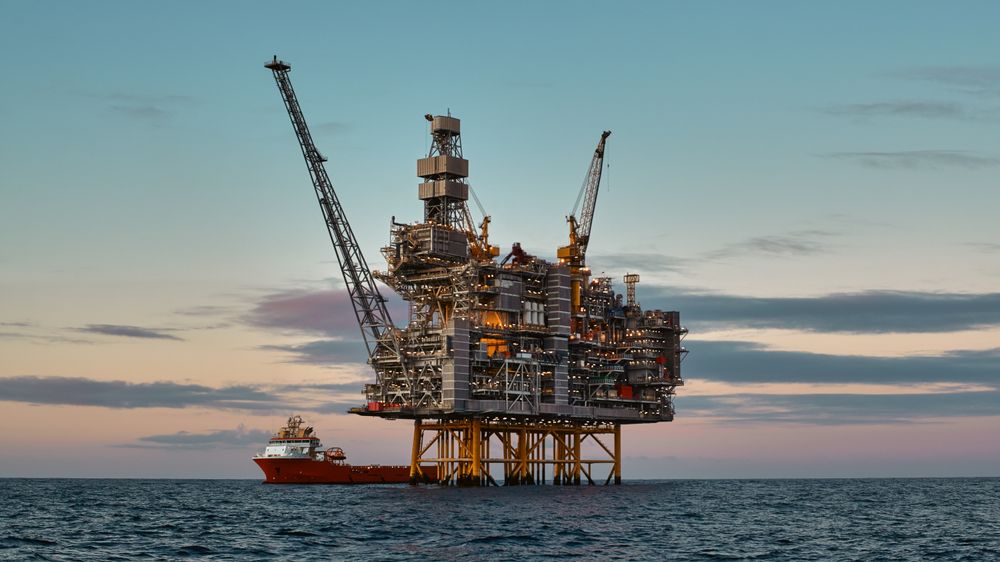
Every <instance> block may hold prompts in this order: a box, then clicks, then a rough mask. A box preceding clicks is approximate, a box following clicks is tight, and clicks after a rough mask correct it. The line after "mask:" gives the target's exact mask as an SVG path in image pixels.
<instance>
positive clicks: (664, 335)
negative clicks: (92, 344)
mask: <svg viewBox="0 0 1000 562" xmlns="http://www.w3.org/2000/svg"><path fill="white" fill-rule="evenodd" d="M265 66H266V67H267V68H268V69H270V70H271V71H272V72H273V74H274V78H275V80H276V82H277V84H278V87H279V91H280V92H281V94H282V99H283V100H284V102H285V106H286V108H287V109H288V112H289V116H290V118H291V121H292V124H293V128H294V130H295V132H296V135H297V137H298V139H299V144H300V147H301V148H302V152H303V155H304V157H305V160H306V164H307V168H308V169H309V172H310V177H311V178H312V180H313V184H314V187H315V191H316V193H317V196H318V200H319V203H320V207H321V209H322V210H323V213H324V217H325V218H326V222H327V227H328V231H329V232H330V238H331V241H332V242H333V245H334V247H335V250H336V253H337V256H338V259H339V260H340V264H341V270H342V272H343V274H344V276H345V280H346V281H347V283H348V290H349V291H350V292H351V294H352V302H353V303H354V306H355V311H356V313H357V315H358V321H359V326H360V328H361V330H362V334H363V335H364V336H365V339H366V342H369V363H370V364H371V366H372V368H373V370H374V371H375V375H376V376H375V382H374V383H372V384H368V385H365V390H364V392H365V404H364V405H363V406H359V407H357V408H352V409H351V412H353V413H356V414H360V415H365V416H375V417H382V418H389V419H410V420H413V421H414V436H413V447H412V450H411V478H412V480H413V481H417V480H419V479H420V477H421V476H422V474H421V472H420V466H421V465H422V464H426V463H436V464H437V467H438V476H439V477H440V479H441V481H442V482H443V483H446V484H447V483H455V484H462V485H482V484H495V483H497V482H498V480H499V478H498V477H501V475H502V479H503V482H504V483H505V484H508V485H510V484H527V483H542V482H546V481H552V482H554V483H559V484H568V483H581V482H583V481H586V482H589V483H594V482H595V481H600V480H601V479H603V480H604V482H605V483H609V482H615V483H618V482H620V480H621V441H620V437H621V426H622V425H623V424H635V423H655V422H664V421H671V420H672V419H673V416H674V409H673V401H672V400H673V395H674V392H675V389H676V387H678V386H680V385H682V384H683V379H682V378H681V373H680V366H681V360H682V358H683V356H684V354H685V353H686V350H685V349H684V348H683V346H682V343H681V342H682V339H683V337H684V336H685V334H686V333H687V330H685V329H684V328H683V327H682V326H681V324H680V316H679V313H678V312H676V311H660V310H647V311H642V310H641V309H640V308H639V305H638V304H637V303H636V301H635V296H634V291H635V283H636V282H637V281H638V275H635V276H634V277H633V276H630V277H628V278H627V279H626V282H627V284H628V285H629V299H628V303H627V304H625V303H624V302H623V296H622V295H621V294H619V293H616V292H615V290H614V288H613V287H612V283H611V278H609V277H597V278H595V279H591V278H590V271H589V269H587V268H586V264H585V252H586V248H587V244H588V243H589V241H590V233H591V225H592V222H593V219H594V216H595V207H596V200H597V193H598V188H599V186H600V172H601V167H602V163H603V159H604V153H605V144H606V141H607V138H608V136H609V135H610V132H609V131H604V132H603V133H602V135H601V138H600V141H599V144H598V148H597V150H596V151H595V152H594V155H593V157H592V159H591V163H590V166H589V168H588V172H587V175H586V177H585V180H584V184H583V187H582V188H581V193H580V196H579V197H578V199H577V205H579V200H580V199H581V198H583V199H584V201H585V204H584V208H583V213H582V215H581V219H580V221H577V220H576V218H575V214H576V209H574V212H573V214H572V215H570V217H569V218H568V221H569V224H570V243H569V245H568V246H564V247H561V248H559V249H558V252H557V255H558V261H547V260H544V259H541V258H538V257H535V256H532V255H530V254H528V253H527V252H526V251H524V249H523V248H522V247H521V245H520V244H519V243H515V244H514V246H513V249H512V251H511V253H510V254H508V255H507V256H506V258H504V259H503V260H500V261H498V260H497V259H496V258H497V257H499V249H498V248H497V247H496V246H492V245H490V244H489V242H488V232H487V227H488V225H489V217H486V218H485V219H484V221H483V223H482V225H481V230H480V231H478V232H477V230H476V226H475V224H474V223H473V221H472V218H471V215H470V213H469V209H468V204H467V201H468V197H469V195H470V186H469V183H468V177H469V161H468V160H466V159H465V157H464V155H463V152H462V142H461V122H460V120H459V119H457V118H455V117H453V116H451V115H450V114H449V115H436V116H435V115H426V116H425V119H426V120H427V121H428V122H429V125H430V135H431V140H432V143H431V148H430V150H429V151H428V154H427V155H426V156H425V157H423V158H420V159H418V160H417V170H416V172H417V173H416V175H417V177H418V178H420V179H422V180H423V181H422V182H421V183H419V185H418V186H417V193H416V195H417V198H418V199H419V200H420V201H422V202H423V207H424V208H423V217H422V220H420V221H416V222H397V220H396V219H395V218H394V219H393V221H392V223H391V226H390V233H389V243H388V244H387V245H386V246H385V247H383V248H382V249H381V252H382V255H383V256H384V258H385V260H386V265H387V268H386V270H385V271H382V272H379V271H370V270H369V269H368V266H367V264H366V263H365V261H364V257H363V255H362V254H361V252H360V249H358V248H357V242H356V241H355V240H354V237H353V234H352V233H351V231H350V226H349V224H348V222H347V217H346V214H345V213H344V211H343V209H342V208H341V207H340V204H339V202H337V198H336V193H335V192H334V189H333V186H332V183H330V181H329V178H328V177H327V175H326V171H325V165H324V161H325V159H323V158H322V157H320V156H319V152H318V151H317V150H316V148H315V146H314V144H313V142H312V138H311V136H310V135H309V130H308V127H307V126H306V124H305V120H304V117H303V116H302V112H301V109H300V108H299V106H298V102H297V100H296V98H295V94H294V90H293V89H292V87H291V82H290V81H289V77H288V74H289V72H290V70H291V66H290V65H288V64H286V63H284V62H282V61H279V60H277V58H275V60H273V61H271V62H269V63H268V64H267V65H265ZM615 226H616V227H617V228H620V229H627V228H629V227H630V225H628V224H620V225H615ZM374 279H378V280H380V281H382V282H383V283H385V284H386V285H387V286H389V287H390V288H391V289H392V290H394V291H395V292H397V293H398V294H399V295H400V296H401V297H402V298H403V299H404V300H405V301H407V303H408V304H409V319H408V322H407V324H406V326H403V327H397V326H396V325H394V324H393V323H392V321H391V319H390V318H389V316H388V311H387V309H386V308H385V305H384V302H385V301H384V299H383V298H382V296H381V295H380V294H379V293H378V286H377V285H376V284H375V283H374ZM354 287H357V289H355V288H354ZM355 293H357V294H358V295H359V296H358V297H357V298H354V297H353V295H354V294H355ZM595 465H597V467H598V468H597V469H595ZM602 465H604V466H606V467H608V470H607V473H606V476H605V475H604V474H603V473H602V472H601V471H600V468H599V467H600V466H602Z"/></svg>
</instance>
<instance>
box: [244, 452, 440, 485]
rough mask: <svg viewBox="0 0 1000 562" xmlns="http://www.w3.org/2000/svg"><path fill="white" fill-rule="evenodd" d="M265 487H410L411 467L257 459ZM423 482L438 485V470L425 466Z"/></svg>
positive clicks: (434, 467)
mask: <svg viewBox="0 0 1000 562" xmlns="http://www.w3.org/2000/svg"><path fill="white" fill-rule="evenodd" d="M254 462H255V463H257V466H259V467H260V469H261V470H263V471H264V483H265V484H406V483H408V482H409V481H410V467H409V466H379V465H360V466H353V465H349V464H335V463H332V462H329V461H322V460H320V461H318V460H313V459H309V458H276V457H264V458H255V459H254ZM421 470H422V471H423V473H424V476H425V477H424V478H421V480H420V481H421V482H436V481H437V467H436V466H422V467H421Z"/></svg>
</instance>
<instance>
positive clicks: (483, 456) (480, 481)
mask: <svg viewBox="0 0 1000 562" xmlns="http://www.w3.org/2000/svg"><path fill="white" fill-rule="evenodd" d="M427 464H435V465H437V474H438V475H439V483H440V484H442V485H445V486H449V485H452V486H499V485H501V481H502V485H505V486H518V485H528V484H547V483H552V484H556V485H579V484H582V483H586V484H590V485H594V484H597V483H599V482H601V481H603V483H604V484H605V485H608V484H611V483H614V484H621V424H617V423H574V422H559V421H552V422H541V423H539V422H529V423H525V422H523V421H517V420H511V419H502V418H501V419H480V418H465V419H458V420H455V419H452V420H438V421H433V422H424V421H422V420H419V419H418V420H415V421H414V425H413V449H412V454H411V461H410V482H411V483H414V484H415V483H417V482H421V481H425V480H426V478H425V475H424V474H423V472H422V471H421V465H427ZM602 466H606V467H607V472H606V474H604V470H602V469H601V468H600V467H602ZM602 477H603V478H602Z"/></svg>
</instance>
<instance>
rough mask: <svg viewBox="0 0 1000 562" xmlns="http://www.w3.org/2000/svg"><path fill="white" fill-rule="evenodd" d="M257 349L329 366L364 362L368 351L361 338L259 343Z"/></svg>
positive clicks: (312, 363) (306, 362)
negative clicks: (297, 342)
mask: <svg viewBox="0 0 1000 562" xmlns="http://www.w3.org/2000/svg"><path fill="white" fill-rule="evenodd" d="M258 349H261V350H264V351H277V352H281V353H285V354H289V355H291V356H292V362H293V363H304V364H308V365H321V366H330V365H338V364H342V363H365V362H366V361H367V360H368V351H367V348H366V347H365V344H364V342H363V341H361V340H315V341H310V342H306V343H303V344H297V345H291V344H289V345H261V346H259V347H258Z"/></svg>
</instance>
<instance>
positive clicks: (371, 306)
mask: <svg viewBox="0 0 1000 562" xmlns="http://www.w3.org/2000/svg"><path fill="white" fill-rule="evenodd" d="M264 67H265V68H267V69H269V70H271V71H272V73H273V74H274V80H275V82H276V83H277V85H278V90H279V91H280V92H281V98H282V100H283V101H284V103H285V109H287V110H288V116H289V118H290V119H291V122H292V128H293V129H294V130H295V136H296V138H297V139H298V141H299V148H301V150H302V156H303V157H304V158H305V161H306V167H307V168H308V170H309V176H310V178H311V179H312V183H313V187H314V189H315V191H316V198H317V200H318V201H319V205H320V209H321V210H322V211H323V218H324V220H325V222H326V227H327V231H328V232H329V234H330V241H331V242H332V243H333V247H334V250H335V251H336V254H337V262H338V263H339V264H340V270H341V272H342V273H343V275H344V283H345V284H346V285H347V292H348V294H349V295H350V298H351V304H352V305H353V308H354V314H355V315H356V316H357V320H358V325H359V327H360V328H361V336H362V337H363V338H364V341H365V346H366V347H367V348H368V356H369V360H370V361H373V362H374V361H376V360H378V361H381V362H383V363H385V362H392V361H393V359H395V360H396V361H398V365H399V366H400V368H402V365H403V361H402V355H401V354H400V345H399V339H398V335H397V330H396V327H395V325H394V324H393V323H392V318H391V317H390V316H389V309H388V308H387V307H386V301H385V299H384V298H383V297H382V295H381V293H380V292H379V289H378V286H377V285H376V284H375V278H374V277H373V276H372V273H371V270H370V269H369V268H368V263H367V262H366V261H365V257H364V254H362V252H361V247H360V245H359V244H358V241H357V239H356V238H355V236H354V231H353V230H352V229H351V225H350V223H349V222H348V220H347V215H346V214H345V213H344V209H343V207H341V205H340V200H339V199H338V197H337V193H336V191H334V188H333V183H332V182H331V181H330V177H329V176H328V175H327V173H326V167H325V165H324V162H326V158H324V157H323V155H322V154H320V152H319V150H318V149H317V148H316V145H315V143H314V142H313V139H312V134H311V133H310V132H309V126H308V125H307V124H306V120H305V117H304V116H303V114H302V108H301V107H299V102H298V99H297V98H296V96H295V90H294V88H292V82H291V79H290V78H289V76H288V74H289V72H290V71H291V69H292V67H291V65H289V64H288V63H285V62H283V61H279V60H278V58H277V57H275V58H274V59H273V60H272V61H271V62H269V63H267V64H265V65H264ZM376 373H377V374H381V373H379V371H378V369H376Z"/></svg>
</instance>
